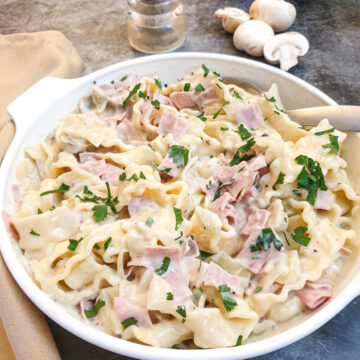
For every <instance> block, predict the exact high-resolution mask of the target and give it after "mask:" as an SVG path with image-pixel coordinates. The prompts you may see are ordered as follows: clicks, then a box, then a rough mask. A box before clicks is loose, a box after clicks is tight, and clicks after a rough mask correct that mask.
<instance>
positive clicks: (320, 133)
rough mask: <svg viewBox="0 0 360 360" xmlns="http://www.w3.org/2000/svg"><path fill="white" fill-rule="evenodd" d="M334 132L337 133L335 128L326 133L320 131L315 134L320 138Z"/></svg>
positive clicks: (325, 131)
mask: <svg viewBox="0 0 360 360" xmlns="http://www.w3.org/2000/svg"><path fill="white" fill-rule="evenodd" d="M334 131H335V128H332V129H328V130H324V131H318V132H316V133H315V135H317V136H320V135H324V134H329V133H332V132H334Z"/></svg>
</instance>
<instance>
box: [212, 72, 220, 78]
mask: <svg viewBox="0 0 360 360" xmlns="http://www.w3.org/2000/svg"><path fill="white" fill-rule="evenodd" d="M213 74H214V75H215V76H217V77H221V75H220V74H219V73H217V72H216V71H213Z"/></svg>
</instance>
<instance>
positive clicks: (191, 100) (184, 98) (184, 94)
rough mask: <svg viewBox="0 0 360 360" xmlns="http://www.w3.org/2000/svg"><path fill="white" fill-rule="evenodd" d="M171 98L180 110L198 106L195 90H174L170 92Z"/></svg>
mask: <svg viewBox="0 0 360 360" xmlns="http://www.w3.org/2000/svg"><path fill="white" fill-rule="evenodd" d="M170 99H171V101H172V102H173V104H174V105H175V106H176V107H177V108H178V109H179V110H181V109H184V108H194V107H196V106H197V104H196V94H195V92H194V91H174V92H172V93H171V94H170Z"/></svg>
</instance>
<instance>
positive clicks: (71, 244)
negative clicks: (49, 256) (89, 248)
mask: <svg viewBox="0 0 360 360" xmlns="http://www.w3.org/2000/svg"><path fill="white" fill-rule="evenodd" d="M82 240H83V238H80V239H79V240H75V239H69V245H68V247H67V248H68V249H69V250H70V251H75V250H76V248H77V247H78V245H79V243H80V241H82Z"/></svg>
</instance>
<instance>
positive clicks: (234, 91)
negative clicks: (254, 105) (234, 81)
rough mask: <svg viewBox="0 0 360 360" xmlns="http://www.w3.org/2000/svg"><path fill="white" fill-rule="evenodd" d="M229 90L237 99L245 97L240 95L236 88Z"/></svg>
mask: <svg viewBox="0 0 360 360" xmlns="http://www.w3.org/2000/svg"><path fill="white" fill-rule="evenodd" d="M229 92H230V93H231V94H232V95H233V96H235V97H236V98H237V99H240V100H242V99H243V98H242V97H241V96H240V94H239V93H238V92H237V91H236V90H235V89H234V88H230V90H229Z"/></svg>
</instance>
